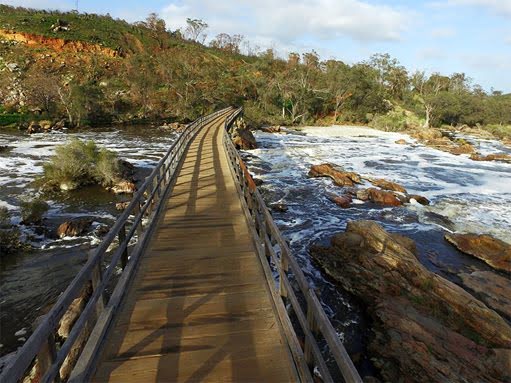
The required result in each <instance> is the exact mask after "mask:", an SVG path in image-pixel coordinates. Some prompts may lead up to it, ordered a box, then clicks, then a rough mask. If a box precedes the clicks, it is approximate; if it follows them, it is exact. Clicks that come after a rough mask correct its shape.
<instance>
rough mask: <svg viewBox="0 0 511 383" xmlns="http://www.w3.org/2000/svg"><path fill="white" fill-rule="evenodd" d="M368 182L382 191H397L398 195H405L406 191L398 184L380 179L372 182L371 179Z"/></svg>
mask: <svg viewBox="0 0 511 383" xmlns="http://www.w3.org/2000/svg"><path fill="white" fill-rule="evenodd" d="M369 182H371V183H372V184H373V185H374V186H377V187H379V188H380V189H383V190H391V191H397V192H400V193H406V189H405V188H404V187H403V186H401V185H399V184H398V183H395V182H392V181H387V180H384V179H381V178H380V179H374V180H373V179H371V180H369Z"/></svg>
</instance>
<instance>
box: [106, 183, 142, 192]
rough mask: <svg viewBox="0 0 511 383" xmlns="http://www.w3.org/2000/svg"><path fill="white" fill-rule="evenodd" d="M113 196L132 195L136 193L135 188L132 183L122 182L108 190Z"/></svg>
mask: <svg viewBox="0 0 511 383" xmlns="http://www.w3.org/2000/svg"><path fill="white" fill-rule="evenodd" d="M110 190H111V191H113V192H114V193H115V194H133V193H135V192H136V191H137V186H136V185H135V183H134V182H132V181H128V180H122V181H119V182H118V183H116V184H115V185H114V186H112V187H111V188H110Z"/></svg>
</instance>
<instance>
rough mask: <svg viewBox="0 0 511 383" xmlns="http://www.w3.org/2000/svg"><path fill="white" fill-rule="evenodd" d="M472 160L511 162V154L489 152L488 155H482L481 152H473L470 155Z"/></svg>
mask: <svg viewBox="0 0 511 383" xmlns="http://www.w3.org/2000/svg"><path fill="white" fill-rule="evenodd" d="M470 159H471V160H474V161H502V162H511V155H509V154H504V153H500V154H488V155H487V156H482V155H480V154H472V155H471V156H470Z"/></svg>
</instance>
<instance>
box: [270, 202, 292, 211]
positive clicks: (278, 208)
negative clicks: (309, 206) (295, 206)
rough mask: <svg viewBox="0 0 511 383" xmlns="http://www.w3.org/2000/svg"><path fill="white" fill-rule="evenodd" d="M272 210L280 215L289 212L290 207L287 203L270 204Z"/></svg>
mask: <svg viewBox="0 0 511 383" xmlns="http://www.w3.org/2000/svg"><path fill="white" fill-rule="evenodd" d="M270 209H271V210H273V211H276V212H279V213H285V212H286V211H288V207H287V205H286V204H285V203H282V202H276V203H272V204H270Z"/></svg>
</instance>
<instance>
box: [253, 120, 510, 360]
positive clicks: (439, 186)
mask: <svg viewBox="0 0 511 383" xmlns="http://www.w3.org/2000/svg"><path fill="white" fill-rule="evenodd" d="M256 139H257V141H258V143H259V149H256V150H253V151H250V152H245V153H244V156H245V158H246V160H247V162H248V165H249V169H250V171H251V172H252V173H253V174H254V175H255V176H256V177H257V178H260V179H261V180H263V185H262V186H261V187H260V190H261V192H262V193H263V196H264V198H265V200H266V202H267V203H272V202H277V201H278V202H282V203H285V204H286V205H287V206H288V208H289V210H288V211H287V212H286V213H281V212H274V213H273V215H274V218H275V220H276V222H277V224H278V226H279V227H280V228H281V230H282V231H283V234H284V236H285V237H286V239H288V240H289V241H290V246H291V249H292V251H293V253H294V254H295V256H296V257H297V259H298V262H299V264H300V265H301V266H302V268H303V270H304V272H305V274H306V275H307V277H308V279H309V281H310V282H311V283H312V284H313V285H315V287H316V288H318V289H319V290H320V291H321V295H322V300H323V302H324V303H325V305H326V307H327V310H328V311H329V314H330V317H331V320H332V322H333V323H334V325H335V326H336V328H337V330H338V332H339V334H341V336H343V337H344V338H345V339H346V342H347V347H348V349H349V350H350V351H351V352H357V350H359V343H360V342H362V340H361V336H362V335H361V331H360V326H361V322H363V320H364V319H363V315H361V313H362V311H363V310H362V309H361V307H360V305H357V302H356V300H355V299H353V297H350V296H349V295H348V294H346V293H345V292H342V291H340V289H338V288H337V287H336V286H335V285H334V284H333V283H332V282H331V281H329V280H328V279H326V278H325V277H324V276H323V275H322V273H321V272H320V271H319V270H318V268H317V267H316V266H315V264H314V263H313V262H312V261H311V259H310V256H309V253H308V249H309V247H310V245H311V244H313V243H318V242H320V243H324V242H325V241H327V240H328V239H329V238H330V237H331V236H332V235H333V234H334V233H338V232H341V231H344V229H345V227H346V224H347V222H348V221H349V220H359V219H369V220H376V221H378V222H379V223H381V224H382V225H383V226H384V227H385V229H387V230H389V231H392V232H400V233H402V234H405V235H408V236H410V237H412V238H413V239H414V240H415V241H416V243H417V247H418V249H419V252H420V255H419V259H420V261H421V262H422V263H423V264H424V265H425V266H426V267H428V268H429V269H430V270H433V271H435V272H438V273H439V274H441V275H443V276H444V277H447V278H449V279H451V280H455V279H456V275H455V274H456V273H457V272H462V271H470V270H473V268H478V269H486V265H484V264H483V263H482V262H479V261H477V260H475V259H473V258H471V257H469V256H466V255H464V254H462V253H460V252H458V251H457V250H455V249H454V248H453V247H451V245H449V244H447V243H446V242H445V241H444V239H443V236H444V234H445V233H446V232H448V231H460V232H475V233H490V234H493V235H494V236H496V237H498V238H500V239H503V240H505V241H508V242H511V164H506V163H498V162H476V161H472V160H470V159H469V158H468V156H463V155H462V156H455V155H452V154H449V153H444V152H440V151H438V150H435V149H432V148H428V147H426V146H423V145H421V144H419V143H417V142H416V141H415V140H414V139H412V138H410V137H409V136H407V135H403V134H399V133H386V132H381V131H376V130H372V129H368V128H364V127H345V126H338V127H326V128H318V127H309V128H303V129H300V132H297V134H287V135H285V134H269V133H263V132H257V133H256ZM399 139H405V140H406V141H407V142H408V144H407V145H400V144H396V143H395V141H396V140H399ZM471 141H472V142H474V143H475V144H476V146H480V148H482V149H481V152H483V153H496V152H507V153H511V150H509V148H506V147H504V146H502V145H501V144H500V143H498V142H495V141H489V140H484V141H481V142H480V143H479V141H477V140H475V139H471ZM325 162H331V163H335V164H337V165H340V166H343V167H344V168H345V169H346V170H348V171H354V172H357V173H359V174H361V175H363V176H367V177H373V178H385V179H388V180H391V181H394V182H398V183H400V184H402V185H403V186H404V187H405V188H406V189H407V191H408V192H409V193H410V194H420V195H423V196H425V197H427V198H428V199H430V200H431V205H430V206H422V205H419V204H417V203H411V204H407V205H405V206H399V207H380V206H377V205H374V204H372V203H364V202H362V201H358V200H354V202H353V204H352V205H351V207H350V208H349V209H342V208H340V207H338V206H337V205H335V204H334V203H332V202H331V200H330V198H329V197H330V195H331V194H342V193H343V189H342V188H340V187H337V186H335V185H333V183H332V181H331V180H330V179H328V178H308V177H307V173H308V171H309V169H310V167H311V165H314V164H320V163H325ZM369 186H371V185H370V184H369V183H368V182H366V183H365V184H364V185H361V186H360V187H369Z"/></svg>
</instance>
